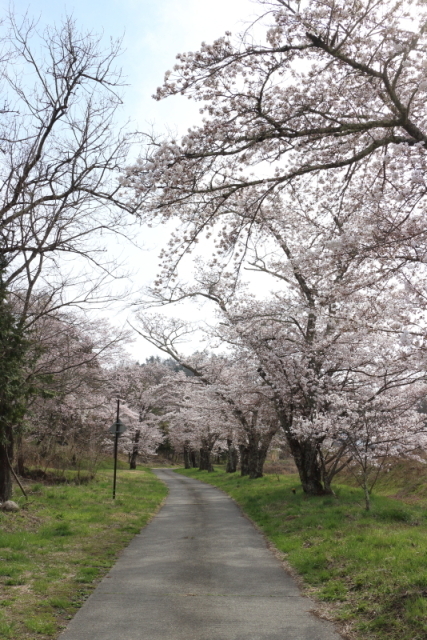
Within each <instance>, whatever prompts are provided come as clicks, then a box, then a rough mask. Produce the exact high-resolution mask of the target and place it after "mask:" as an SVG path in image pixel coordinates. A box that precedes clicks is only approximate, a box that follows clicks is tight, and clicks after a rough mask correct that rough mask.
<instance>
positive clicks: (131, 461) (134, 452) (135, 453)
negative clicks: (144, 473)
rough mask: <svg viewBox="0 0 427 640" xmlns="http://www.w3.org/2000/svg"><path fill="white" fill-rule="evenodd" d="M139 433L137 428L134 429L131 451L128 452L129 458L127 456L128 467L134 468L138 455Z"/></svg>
mask: <svg viewBox="0 0 427 640" xmlns="http://www.w3.org/2000/svg"><path fill="white" fill-rule="evenodd" d="M140 435H141V431H140V430H139V429H137V431H135V436H134V440H133V447H132V453H131V454H130V458H129V469H136V461H137V459H138V455H139V445H138V443H139V437H140Z"/></svg>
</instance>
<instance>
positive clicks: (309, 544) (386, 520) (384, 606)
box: [180, 470, 427, 640]
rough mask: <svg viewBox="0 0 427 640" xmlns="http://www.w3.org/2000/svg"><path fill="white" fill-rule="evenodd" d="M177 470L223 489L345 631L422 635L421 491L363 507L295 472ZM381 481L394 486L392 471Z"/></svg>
mask: <svg viewBox="0 0 427 640" xmlns="http://www.w3.org/2000/svg"><path fill="white" fill-rule="evenodd" d="M180 473H184V474H185V475H187V476H189V477H193V478H197V479H198V480H203V481H205V482H209V483H211V484H213V485H215V486H217V487H219V488H221V489H223V490H224V491H226V492H227V493H228V494H229V495H231V496H232V497H233V498H234V499H235V500H236V502H238V503H239V504H240V505H241V507H242V508H243V510H244V511H245V513H246V514H247V515H248V516H249V517H250V518H251V519H252V520H253V521H254V522H256V524H257V525H258V526H259V527H260V528H261V529H262V531H263V532H264V533H265V534H266V536H267V537H268V538H269V539H270V540H271V541H272V542H273V544H274V545H275V546H276V548H277V549H279V551H280V552H282V554H283V558H284V559H285V561H286V562H287V563H288V564H289V565H290V566H291V567H292V568H293V569H294V570H296V572H298V574H299V575H300V576H301V577H302V579H303V582H304V586H305V588H306V592H308V593H309V594H310V595H312V596H314V597H316V598H317V600H318V602H320V604H319V611H320V613H321V614H323V615H325V616H326V617H328V618H329V619H333V620H335V621H339V622H340V624H341V629H342V630H343V631H344V633H345V634H347V635H348V637H351V638H359V639H360V640H362V638H363V640H367V639H371V638H375V639H377V640H379V639H381V640H397V639H399V640H425V638H426V637H427V500H426V499H425V498H424V495H423V494H424V492H423V491H419V492H418V494H417V495H418V500H416V501H410V498H411V496H410V494H408V492H406V495H405V497H406V499H407V501H406V502H404V501H402V500H398V499H396V498H391V497H387V496H385V495H376V496H374V497H373V501H372V511H371V512H370V513H367V512H366V511H365V510H364V503H363V495H362V492H361V491H360V490H359V489H358V488H356V487H349V486H345V485H340V486H338V487H337V488H336V489H337V497H336V498H333V497H322V498H308V497H307V496H305V495H304V494H303V493H302V490H301V488H300V485H299V482H298V479H297V478H296V477H295V476H285V475H282V476H276V475H267V476H265V477H264V478H262V479H260V480H248V479H247V478H241V477H240V476H239V475H238V474H226V473H224V471H222V470H216V471H215V472H213V473H207V472H199V471H197V470H189V471H184V470H180ZM414 482H416V480H415V477H414ZM385 484H386V486H387V487H388V489H387V490H388V492H393V493H399V492H398V491H396V489H397V487H396V479H395V480H394V485H393V482H392V478H391V476H390V479H388V485H387V483H385ZM417 486H418V485H417ZM292 489H295V490H296V493H295V494H294V493H293V492H292ZM403 493H405V492H403ZM420 496H421V497H420Z"/></svg>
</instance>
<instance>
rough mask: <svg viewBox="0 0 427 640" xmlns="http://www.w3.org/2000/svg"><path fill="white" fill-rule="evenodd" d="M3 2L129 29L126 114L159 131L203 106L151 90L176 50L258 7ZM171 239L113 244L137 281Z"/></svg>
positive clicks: (115, 32)
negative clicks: (134, 246)
mask: <svg viewBox="0 0 427 640" xmlns="http://www.w3.org/2000/svg"><path fill="white" fill-rule="evenodd" d="M0 3H1V7H2V10H3V11H6V10H7V8H8V7H9V6H13V7H14V10H15V13H17V14H18V15H22V14H24V13H25V12H26V11H28V14H29V15H30V16H31V17H36V18H38V19H39V26H40V27H42V26H43V25H44V24H53V23H55V22H60V21H61V18H63V17H64V16H65V15H73V17H74V18H75V19H76V22H77V24H78V26H79V27H80V28H81V29H83V30H84V29H86V30H90V31H93V32H96V33H99V32H103V33H104V35H105V38H109V37H115V38H116V37H120V36H123V48H124V50H125V51H124V53H123V55H122V57H121V60H120V64H121V66H122V68H123V71H124V74H125V76H126V77H127V82H128V83H129V86H128V87H126V89H125V94H124V106H123V113H122V117H123V119H124V120H126V119H128V118H130V119H131V121H132V124H133V126H132V128H137V129H139V130H141V131H144V130H148V129H150V128H151V125H153V126H154V128H155V129H156V130H157V131H159V132H163V131H164V130H165V128H168V129H172V130H177V131H178V132H179V133H182V132H184V131H185V130H186V129H187V128H188V127H189V126H190V125H192V124H195V123H196V122H197V119H198V108H199V106H198V105H195V104H193V103H191V102H190V101H188V100H187V99H186V98H181V97H174V98H169V99H167V100H165V101H162V102H160V103H159V102H156V101H155V100H153V99H152V98H151V96H152V94H153V93H154V92H155V90H156V88H157V87H158V86H159V85H161V84H162V80H163V75H164V73H165V71H166V70H168V69H170V68H172V67H173V65H174V64H175V56H176V54H177V53H178V52H184V51H193V50H196V49H197V48H198V47H199V45H200V43H201V42H202V41H206V42H211V41H212V40H214V39H216V38H218V37H220V36H222V35H223V34H224V32H225V31H227V30H229V31H232V32H233V33H236V32H239V31H241V30H242V29H243V28H244V26H245V25H247V24H248V23H249V22H251V18H252V17H254V16H255V15H256V14H257V13H258V11H259V7H257V3H256V2H253V1H252V0H204V1H203V2H202V1H200V0H155V1H153V0H69V1H67V2H63V1H61V0H59V1H58V0H37V1H36V2H35V1H34V0H32V1H28V0H15V2H13V3H9V2H7V1H5V0H0ZM166 239H167V234H166V233H165V231H164V230H161V231H158V230H157V231H156V230H155V231H153V230H151V231H150V230H148V229H144V228H141V231H140V237H139V243H140V244H141V245H142V246H144V247H145V250H144V251H142V252H137V251H136V250H135V251H131V250H129V247H128V246H126V247H125V246H124V245H123V247H120V246H116V247H115V248H114V250H116V251H117V252H118V253H119V254H120V255H121V258H122V259H123V256H125V259H126V260H127V263H128V268H129V270H130V271H132V273H133V282H134V284H135V283H137V286H143V285H144V284H146V283H147V284H148V283H149V282H150V280H152V279H153V278H154V276H155V266H156V256H157V255H158V253H159V250H160V245H161V243H162V242H163V241H165V240H166ZM187 313H188V311H187ZM195 313H196V315H197V312H190V315H192V316H194V314H195ZM199 313H201V314H202V315H203V313H204V312H199ZM127 315H129V314H128V313H124V312H121V313H119V314H118V315H116V316H114V315H113V317H112V318H111V320H112V322H113V324H119V325H120V324H123V323H124V322H125V320H126V316H127ZM189 350H190V351H191V350H192V349H191V347H190V348H189ZM131 351H132V357H134V358H136V359H139V360H140V361H143V360H145V358H146V357H147V356H149V355H152V354H154V355H156V354H158V352H157V350H155V349H154V347H151V346H150V345H148V344H147V343H146V342H145V341H144V340H143V339H140V338H138V339H137V340H136V342H135V344H134V345H133V346H132V349H131ZM159 355H161V354H159Z"/></svg>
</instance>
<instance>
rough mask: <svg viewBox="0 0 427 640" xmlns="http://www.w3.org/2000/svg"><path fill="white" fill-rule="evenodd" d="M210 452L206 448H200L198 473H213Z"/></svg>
mask: <svg viewBox="0 0 427 640" xmlns="http://www.w3.org/2000/svg"><path fill="white" fill-rule="evenodd" d="M213 470H214V468H213V466H212V462H211V452H210V451H209V449H208V447H200V459H199V471H213Z"/></svg>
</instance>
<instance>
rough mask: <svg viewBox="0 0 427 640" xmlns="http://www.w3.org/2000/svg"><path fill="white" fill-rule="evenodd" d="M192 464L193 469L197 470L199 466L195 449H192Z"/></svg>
mask: <svg viewBox="0 0 427 640" xmlns="http://www.w3.org/2000/svg"><path fill="white" fill-rule="evenodd" d="M190 463H191V466H192V468H193V469H197V467H198V466H199V465H198V463H197V456H196V452H195V451H194V449H190Z"/></svg>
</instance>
